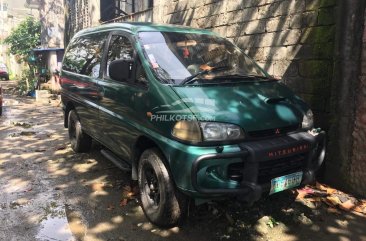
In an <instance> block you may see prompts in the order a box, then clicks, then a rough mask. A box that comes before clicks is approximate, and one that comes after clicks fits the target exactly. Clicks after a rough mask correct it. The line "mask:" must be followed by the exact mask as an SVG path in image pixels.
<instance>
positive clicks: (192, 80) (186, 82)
mask: <svg viewBox="0 0 366 241" xmlns="http://www.w3.org/2000/svg"><path fill="white" fill-rule="evenodd" d="M227 69H231V67H230V66H216V67H212V68H211V69H205V70H202V71H200V72H198V73H196V74H194V75H191V76H188V77H187V78H185V79H184V80H183V81H182V82H181V83H180V84H179V85H186V84H190V83H193V82H194V81H195V78H196V77H197V76H200V75H203V74H208V73H211V72H214V71H217V70H227Z"/></svg>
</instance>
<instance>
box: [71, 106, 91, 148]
mask: <svg viewBox="0 0 366 241" xmlns="http://www.w3.org/2000/svg"><path fill="white" fill-rule="evenodd" d="M68 128H69V138H70V143H71V148H72V149H73V150H74V151H75V152H87V151H89V150H90V147H91V144H92V138H91V137H90V136H89V135H88V134H86V133H85V132H83V130H82V129H81V124H80V121H79V118H78V116H77V114H76V111H75V110H71V111H70V112H69V117H68Z"/></svg>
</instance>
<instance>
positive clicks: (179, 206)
mask: <svg viewBox="0 0 366 241" xmlns="http://www.w3.org/2000/svg"><path fill="white" fill-rule="evenodd" d="M138 182H139V188H140V198H141V204H142V209H143V211H144V213H145V215H146V217H147V218H148V219H149V221H151V222H152V223H154V224H156V225H158V226H162V227H170V226H173V225H175V224H177V223H178V222H180V221H181V220H182V219H183V218H184V217H185V215H186V213H187V209H188V197H187V196H185V195H184V194H182V193H181V192H179V191H178V190H177V189H176V188H175V186H174V183H173V181H172V179H171V177H170V175H169V172H168V170H167V168H166V167H165V165H164V162H163V156H162V155H161V154H160V152H159V151H158V150H157V149H156V148H152V149H148V150H146V151H144V152H143V153H142V155H141V157H140V162H139V169H138Z"/></svg>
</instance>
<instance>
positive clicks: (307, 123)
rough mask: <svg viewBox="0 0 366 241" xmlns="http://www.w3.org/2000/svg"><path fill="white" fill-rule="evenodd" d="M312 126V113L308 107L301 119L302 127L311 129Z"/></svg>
mask: <svg viewBox="0 0 366 241" xmlns="http://www.w3.org/2000/svg"><path fill="white" fill-rule="evenodd" d="M313 127H314V115H313V112H312V111H311V110H310V109H309V110H308V111H307V112H306V113H305V115H304V117H303V119H302V128H303V129H311V128H313Z"/></svg>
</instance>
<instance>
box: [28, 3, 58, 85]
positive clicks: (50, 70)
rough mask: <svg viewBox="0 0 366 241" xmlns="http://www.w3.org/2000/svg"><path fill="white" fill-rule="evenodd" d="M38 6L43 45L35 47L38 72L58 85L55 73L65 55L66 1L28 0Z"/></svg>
mask: <svg viewBox="0 0 366 241" xmlns="http://www.w3.org/2000/svg"><path fill="white" fill-rule="evenodd" d="M27 2H29V4H32V5H35V6H37V9H38V10H39V16H40V22H41V46H40V48H37V49H33V52H34V55H35V57H36V60H37V65H38V74H39V75H40V76H41V77H43V78H44V79H47V78H48V77H50V78H51V81H52V86H53V87H52V88H55V86H57V83H55V82H56V80H55V78H54V73H55V72H56V71H59V70H60V68H61V64H62V58H63V55H64V32H65V31H64V26H65V19H64V16H65V14H64V3H63V0H53V1H51V0H27Z"/></svg>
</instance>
